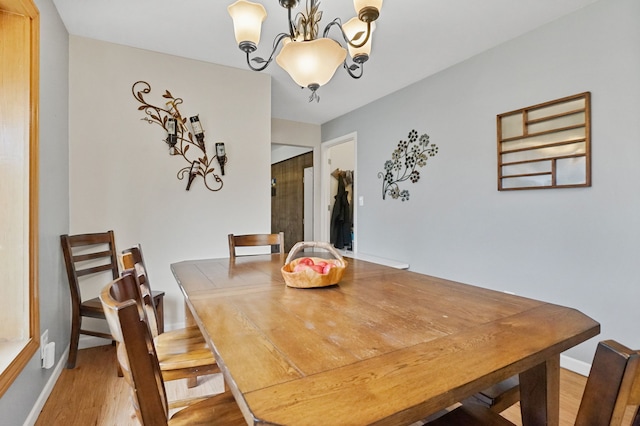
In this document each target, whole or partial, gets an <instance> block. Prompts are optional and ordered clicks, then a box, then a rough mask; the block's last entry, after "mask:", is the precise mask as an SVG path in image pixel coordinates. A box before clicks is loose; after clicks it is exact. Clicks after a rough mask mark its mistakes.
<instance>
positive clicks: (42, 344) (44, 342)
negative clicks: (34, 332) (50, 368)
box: [40, 330, 49, 359]
mask: <svg viewBox="0 0 640 426" xmlns="http://www.w3.org/2000/svg"><path fill="white" fill-rule="evenodd" d="M48 343H49V330H45V331H44V333H42V336H40V359H44V348H45V347H46V346H47V344H48Z"/></svg>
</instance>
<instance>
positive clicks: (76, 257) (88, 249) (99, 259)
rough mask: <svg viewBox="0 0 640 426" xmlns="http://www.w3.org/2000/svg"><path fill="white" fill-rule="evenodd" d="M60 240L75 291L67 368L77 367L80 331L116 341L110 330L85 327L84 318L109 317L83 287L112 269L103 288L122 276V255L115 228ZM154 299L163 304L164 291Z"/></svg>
mask: <svg viewBox="0 0 640 426" xmlns="http://www.w3.org/2000/svg"><path fill="white" fill-rule="evenodd" d="M60 243H61V245H62V253H63V254H64V263H65V266H66V268H67V277H68V279H69V290H70V293H71V339H70V343H69V358H68V359H67V368H74V367H75V365H76V357H77V354H78V343H79V341H80V334H86V335H89V336H96V337H102V338H105V339H109V340H112V336H111V334H109V333H104V332H100V331H93V330H87V329H85V328H82V318H83V317H90V318H99V319H104V318H105V316H104V312H103V310H102V305H101V304H100V300H99V299H98V298H97V297H95V298H92V299H87V300H83V299H82V295H81V292H80V286H81V284H82V283H85V280H87V281H91V277H99V275H100V274H108V273H109V272H110V273H111V276H109V277H108V278H107V279H105V280H104V281H103V282H102V284H101V285H100V287H101V286H102V285H104V283H106V282H109V281H110V280H113V279H116V278H118V275H119V272H118V258H117V254H116V249H115V238H114V235H113V231H107V232H101V233H92V234H79V235H67V234H65V235H61V236H60ZM153 300H154V303H155V304H156V306H160V307H162V305H163V300H164V292H154V293H153ZM158 319H159V323H160V324H164V317H163V316H161V317H159V318H158Z"/></svg>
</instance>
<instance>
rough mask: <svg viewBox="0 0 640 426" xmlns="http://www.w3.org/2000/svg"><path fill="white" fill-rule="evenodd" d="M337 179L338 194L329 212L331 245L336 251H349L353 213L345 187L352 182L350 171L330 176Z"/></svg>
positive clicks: (335, 172)
mask: <svg viewBox="0 0 640 426" xmlns="http://www.w3.org/2000/svg"><path fill="white" fill-rule="evenodd" d="M331 175H332V176H333V177H335V178H337V179H338V193H337V194H336V196H335V197H334V198H335V203H334V204H333V210H332V212H331V232H330V239H331V240H330V241H331V244H333V246H334V247H335V248H337V249H349V250H350V249H351V228H352V227H353V212H352V210H351V206H350V204H349V192H348V191H347V190H346V187H347V186H348V185H350V184H352V182H353V172H352V171H341V170H339V169H337V170H335V171H334V172H333V173H332V174H331Z"/></svg>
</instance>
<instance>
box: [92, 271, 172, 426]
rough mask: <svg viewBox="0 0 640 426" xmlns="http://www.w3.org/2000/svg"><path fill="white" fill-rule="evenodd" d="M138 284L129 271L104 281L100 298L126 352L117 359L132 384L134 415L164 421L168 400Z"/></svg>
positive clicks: (148, 422) (146, 422) (151, 421)
mask: <svg viewBox="0 0 640 426" xmlns="http://www.w3.org/2000/svg"><path fill="white" fill-rule="evenodd" d="M139 298H140V287H139V283H138V281H137V279H136V277H135V275H132V274H128V275H124V276H122V277H121V278H118V279H117V280H115V281H113V282H112V283H110V284H109V285H107V286H106V287H105V288H104V289H103V291H102V293H101V294H100V300H101V301H102V305H103V308H104V311H105V315H106V317H107V320H108V322H109V327H110V328H111V332H112V334H113V335H114V338H115V339H116V340H117V341H118V345H119V346H118V350H119V351H123V352H124V353H125V355H124V356H119V357H118V360H119V361H120V362H121V363H122V364H123V365H122V372H123V374H124V375H125V378H126V381H127V383H128V384H129V385H130V386H131V396H132V400H133V402H134V408H135V410H136V415H137V416H138V419H139V420H140V422H141V423H142V424H143V425H166V424H167V419H168V400H167V394H166V390H165V387H164V382H163V380H162V372H161V370H160V365H159V363H158V356H157V354H156V351H155V346H154V343H153V338H152V336H151V331H150V330H149V326H148V323H147V318H146V314H145V313H144V311H143V310H141V306H140V302H139Z"/></svg>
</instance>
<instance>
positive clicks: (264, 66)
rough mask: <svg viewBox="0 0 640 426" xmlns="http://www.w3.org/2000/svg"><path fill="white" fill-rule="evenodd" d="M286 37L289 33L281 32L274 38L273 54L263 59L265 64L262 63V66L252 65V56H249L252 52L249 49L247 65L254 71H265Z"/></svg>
mask: <svg viewBox="0 0 640 426" xmlns="http://www.w3.org/2000/svg"><path fill="white" fill-rule="evenodd" d="M285 37H289V35H288V34H285V33H280V34H278V36H277V37H276V38H275V39H274V40H273V50H272V51H271V55H269V59H267V60H266V61H264V60H262V61H264V65H262V66H261V67H254V66H253V65H251V58H249V55H250V54H251V52H249V51H247V66H248V67H249V68H251V70H253V71H264V70H265V69H266V68H267V67H268V66H269V64H270V63H271V61H272V60H273V55H274V54H275V53H276V50H278V45H279V44H280V42H281V41H282V40H283V39H284V38H285ZM260 59H262V58H260Z"/></svg>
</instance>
